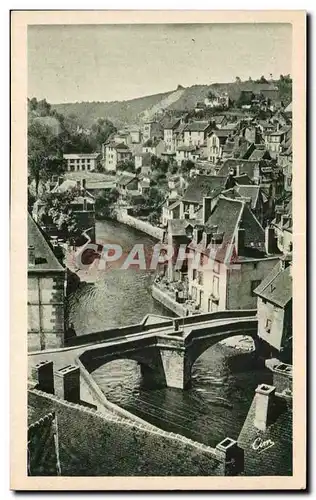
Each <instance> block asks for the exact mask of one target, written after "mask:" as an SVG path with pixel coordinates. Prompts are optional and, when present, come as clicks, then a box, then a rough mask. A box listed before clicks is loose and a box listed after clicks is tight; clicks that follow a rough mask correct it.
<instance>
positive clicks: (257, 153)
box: [248, 144, 272, 161]
mask: <svg viewBox="0 0 316 500" xmlns="http://www.w3.org/2000/svg"><path fill="white" fill-rule="evenodd" d="M248 159H249V160H250V161H261V160H271V159H272V158H271V155H270V153H269V151H267V150H266V149H265V147H264V145H261V144H260V145H255V149H254V150H253V151H252V153H251V154H250V156H249V158H248Z"/></svg>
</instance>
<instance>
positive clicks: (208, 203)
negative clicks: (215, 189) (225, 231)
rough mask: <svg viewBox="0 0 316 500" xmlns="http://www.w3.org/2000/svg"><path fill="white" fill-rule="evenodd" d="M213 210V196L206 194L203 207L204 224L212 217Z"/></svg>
mask: <svg viewBox="0 0 316 500" xmlns="http://www.w3.org/2000/svg"><path fill="white" fill-rule="evenodd" d="M211 212H212V198H211V197H209V196H205V197H204V198H203V208H202V214H203V215H202V219H203V224H206V222H207V221H208V219H209V218H210V215H211Z"/></svg>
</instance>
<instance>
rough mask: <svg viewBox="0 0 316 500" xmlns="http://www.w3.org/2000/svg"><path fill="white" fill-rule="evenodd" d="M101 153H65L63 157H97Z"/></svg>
mask: <svg viewBox="0 0 316 500" xmlns="http://www.w3.org/2000/svg"><path fill="white" fill-rule="evenodd" d="M98 156H99V153H78V154H64V155H63V157H64V158H65V160H73V159H80V158H82V159H96V158H98Z"/></svg>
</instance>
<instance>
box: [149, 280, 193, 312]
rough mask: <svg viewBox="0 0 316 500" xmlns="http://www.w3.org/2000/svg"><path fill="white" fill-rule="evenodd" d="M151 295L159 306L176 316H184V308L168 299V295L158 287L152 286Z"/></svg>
mask: <svg viewBox="0 0 316 500" xmlns="http://www.w3.org/2000/svg"><path fill="white" fill-rule="evenodd" d="M151 294H152V296H153V298H154V299H155V300H157V301H158V302H160V304H162V305H163V306H164V307H166V308H167V309H169V310H170V311H172V312H173V313H174V314H176V315H177V316H186V307H185V306H183V305H182V304H179V303H178V302H176V301H175V300H174V299H172V298H171V297H169V295H168V294H167V293H165V292H164V291H163V290H161V289H160V288H159V287H158V286H156V285H153V286H152V289H151Z"/></svg>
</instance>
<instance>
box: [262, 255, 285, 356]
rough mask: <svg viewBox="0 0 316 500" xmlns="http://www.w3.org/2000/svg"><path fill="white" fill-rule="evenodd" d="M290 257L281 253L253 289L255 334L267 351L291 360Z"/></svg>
mask: <svg viewBox="0 0 316 500" xmlns="http://www.w3.org/2000/svg"><path fill="white" fill-rule="evenodd" d="M292 287H293V283H292V258H291V256H287V257H283V258H281V259H280V260H278V262H277V263H276V265H275V266H274V267H273V269H272V270H271V272H270V273H269V274H268V275H267V276H266V277H265V278H264V280H263V281H262V282H261V283H260V285H259V286H258V287H257V288H256V289H255V290H254V293H255V295H256V296H257V297H258V301H257V309H258V337H259V338H260V339H261V340H262V341H263V342H264V343H265V344H267V347H268V348H269V350H270V352H271V355H272V356H274V357H277V358H278V359H281V360H283V361H289V360H291V351H292Z"/></svg>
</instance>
